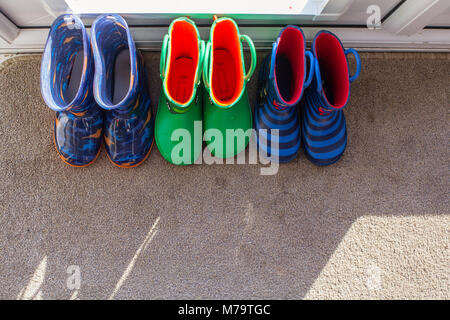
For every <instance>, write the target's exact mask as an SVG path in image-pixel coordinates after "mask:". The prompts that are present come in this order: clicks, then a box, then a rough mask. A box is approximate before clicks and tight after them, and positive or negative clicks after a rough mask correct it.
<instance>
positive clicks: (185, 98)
mask: <svg viewBox="0 0 450 320" xmlns="http://www.w3.org/2000/svg"><path fill="white" fill-rule="evenodd" d="M204 54H205V42H204V41H203V40H201V39H200V33H199V31H198V29H197V27H196V25H195V23H194V22H193V21H192V20H190V19H188V18H178V19H175V20H174V21H173V22H172V23H171V24H170V27H169V31H168V34H167V35H165V36H164V40H163V46H162V50H161V60H160V76H161V79H162V81H163V91H164V94H165V96H166V101H167V107H168V108H169V110H170V111H171V112H174V113H184V112H187V111H188V110H189V109H190V107H191V106H192V105H191V104H192V102H195V103H196V104H198V101H195V100H198V97H199V95H198V94H197V87H198V85H199V84H200V79H201V78H200V77H201V72H202V65H203V56H204Z"/></svg>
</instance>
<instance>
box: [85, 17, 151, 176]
mask: <svg viewBox="0 0 450 320" xmlns="http://www.w3.org/2000/svg"><path fill="white" fill-rule="evenodd" d="M92 47H93V53H94V60H95V80H94V96H95V99H96V101H97V103H98V104H99V105H100V107H102V108H103V109H105V110H106V112H105V126H104V131H105V133H104V138H105V147H106V151H107V154H108V156H109V158H110V159H111V161H112V162H113V163H114V164H116V165H118V166H121V167H133V166H136V165H138V164H140V163H141V162H142V161H143V160H145V158H146V157H147V155H148V154H149V152H150V150H151V146H152V144H153V138H154V119H153V115H152V108H151V103H150V95H149V93H148V78H147V72H146V69H145V66H144V59H143V57H142V55H141V54H140V52H139V51H138V50H137V49H136V47H135V44H134V40H133V39H132V37H131V34H130V31H129V29H128V25H127V24H126V22H125V20H124V19H123V18H122V17H121V16H119V15H102V16H100V17H98V18H97V19H96V20H95V21H94V23H93V25H92ZM126 49H128V50H129V53H130V67H131V72H130V87H129V89H128V92H127V94H126V96H125V97H124V98H123V100H122V101H121V102H119V103H117V104H114V103H113V102H112V97H113V85H114V74H113V70H114V64H115V59H116V57H117V55H118V54H119V53H120V52H121V51H122V50H126Z"/></svg>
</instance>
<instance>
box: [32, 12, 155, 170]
mask: <svg viewBox="0 0 450 320" xmlns="http://www.w3.org/2000/svg"><path fill="white" fill-rule="evenodd" d="M91 34H92V39H91V40H90V39H89V36H88V34H87V32H86V29H85V26H84V25H83V22H82V21H81V20H80V19H79V18H78V17H77V16H75V15H70V14H66V15H62V16H60V17H58V18H57V19H56V20H55V21H54V23H53V24H52V26H51V28H50V33H49V35H48V39H47V43H46V46H45V49H44V54H43V57H42V62H41V92H42V97H43V98H44V101H45V102H46V104H47V105H48V106H49V107H50V108H51V109H52V110H54V111H56V118H55V123H54V142H55V147H56V150H57V151H58V154H59V156H60V157H61V159H62V160H63V161H64V162H66V163H67V164H69V165H71V166H75V167H83V166H87V165H89V164H91V163H92V162H94V161H95V159H96V158H97V156H98V155H99V153H100V147H101V143H102V140H104V142H105V148H106V151H107V155H108V157H109V159H110V160H111V162H112V163H113V164H115V165H117V166H119V167H134V166H137V165H139V164H140V163H142V162H143V161H144V160H145V159H146V157H147V156H148V155H149V153H150V150H151V147H152V144H153V127H154V121H153V117H152V112H151V107H150V95H149V93H148V85H147V74H146V71H145V67H144V60H143V58H142V56H141V55H140V53H139V52H138V51H137V49H136V47H135V44H134V41H133V39H132V37H131V34H130V31H129V29H128V26H127V24H126V22H125V20H124V19H123V18H122V17H120V16H118V15H102V16H99V17H98V18H97V19H96V20H95V21H94V23H93V25H92V29H91ZM91 45H92V46H91ZM100 107H101V108H100Z"/></svg>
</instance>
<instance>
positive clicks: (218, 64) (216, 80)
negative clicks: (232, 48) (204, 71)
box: [212, 48, 237, 103]
mask: <svg viewBox="0 0 450 320" xmlns="http://www.w3.org/2000/svg"><path fill="white" fill-rule="evenodd" d="M213 63H214V65H213V74H212V89H213V90H214V96H215V97H216V99H217V100H219V101H220V102H221V103H226V102H227V101H229V100H231V99H232V98H233V96H234V94H235V91H236V80H237V79H236V65H235V63H234V60H233V56H232V55H231V53H230V52H229V51H228V50H227V49H221V48H218V49H215V50H214V60H213Z"/></svg>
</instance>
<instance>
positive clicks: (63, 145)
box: [41, 14, 103, 167]
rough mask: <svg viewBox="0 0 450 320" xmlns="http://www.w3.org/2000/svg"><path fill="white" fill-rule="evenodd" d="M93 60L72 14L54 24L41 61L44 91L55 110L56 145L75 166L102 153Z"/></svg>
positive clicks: (62, 156) (79, 23)
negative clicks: (94, 91) (93, 88)
mask: <svg viewBox="0 0 450 320" xmlns="http://www.w3.org/2000/svg"><path fill="white" fill-rule="evenodd" d="M93 75H94V60H93V57H92V51H91V45H90V41H89V38H88V35H87V33H86V29H85V27H84V25H83V23H82V22H81V20H80V19H79V18H78V17H76V16H73V15H69V14H66V15H62V16H60V17H58V18H57V19H56V20H55V21H54V22H53V24H52V26H51V28H50V32H49V35H48V39H47V43H46V45H45V49H44V54H43V56H42V62H41V92H42V97H43V98H44V101H45V103H46V104H47V105H48V106H49V107H50V108H51V109H52V110H55V111H56V118H55V123H54V142H55V147H56V150H57V151H58V154H59V156H60V157H61V159H62V160H63V161H64V162H66V163H68V164H70V165H72V166H76V167H82V166H87V165H89V164H91V163H92V162H93V161H94V160H95V159H96V157H97V156H98V154H99V152H100V145H101V139H102V130H103V115H102V112H101V109H100V108H98V106H97V104H96V103H95V100H94V96H93V93H92V80H93Z"/></svg>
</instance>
